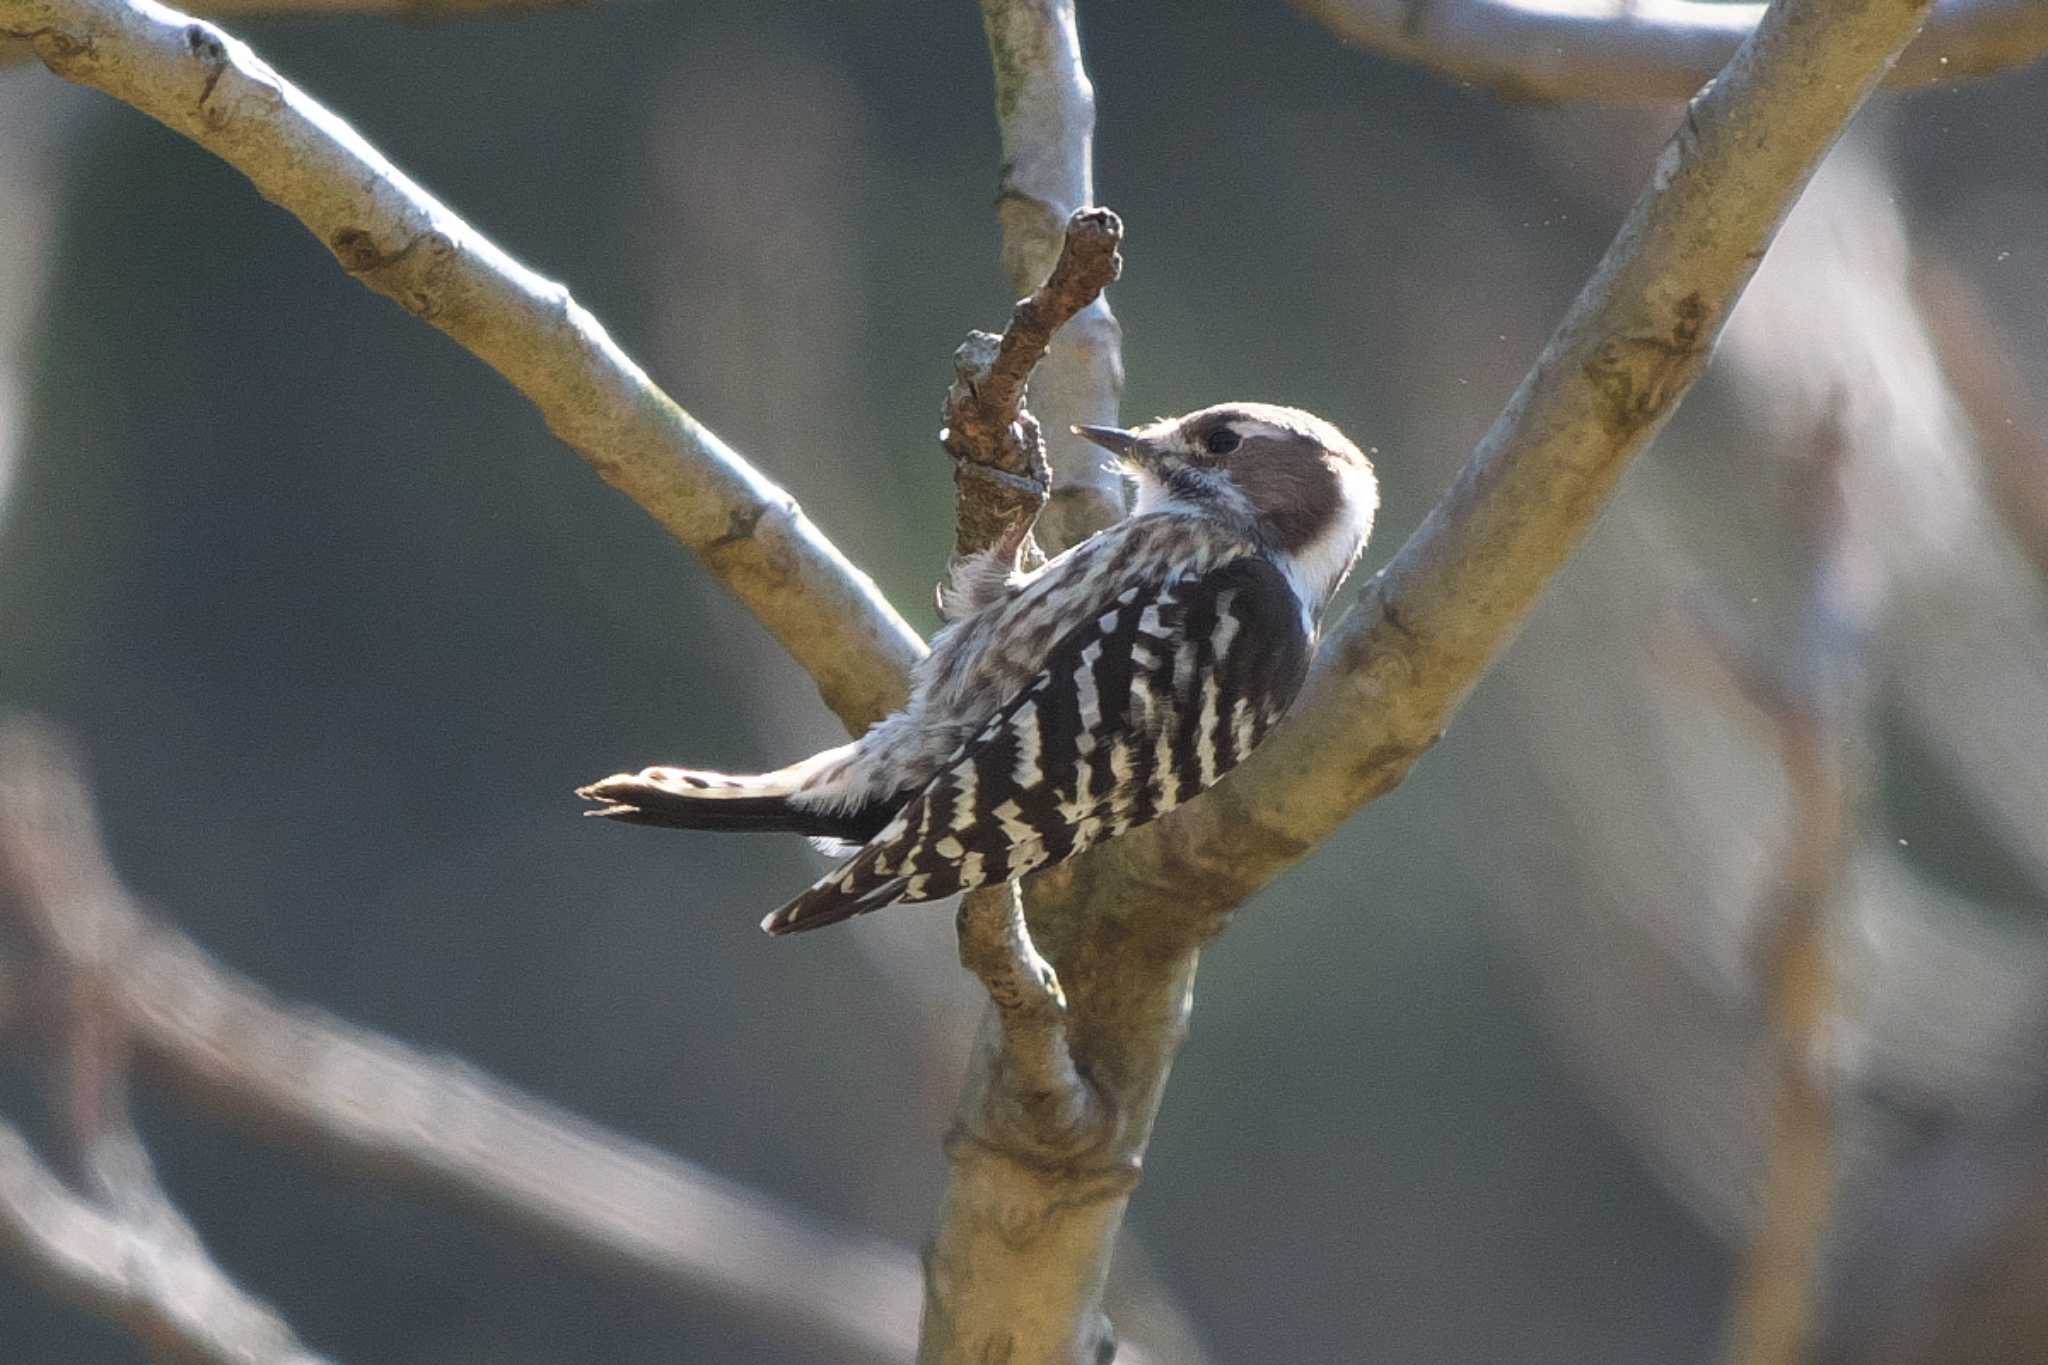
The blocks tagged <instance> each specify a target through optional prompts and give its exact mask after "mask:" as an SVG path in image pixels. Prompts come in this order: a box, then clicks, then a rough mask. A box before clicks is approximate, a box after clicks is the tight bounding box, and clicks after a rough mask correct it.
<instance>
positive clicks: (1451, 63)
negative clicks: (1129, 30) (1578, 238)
mask: <svg viewBox="0 0 2048 1365" xmlns="http://www.w3.org/2000/svg"><path fill="white" fill-rule="evenodd" d="M1294 4H1295V6H1296V8H1298V9H1300V10H1301V11H1302V12H1303V13H1304V14H1306V15H1308V16H1309V17H1311V18H1313V19H1316V20H1318V21H1320V22H1321V23H1323V24H1324V25H1325V26H1327V27H1328V28H1329V29H1330V30H1331V31H1332V32H1334V33H1335V34H1336V35H1337V36H1338V37H1339V38H1342V39H1343V40H1344V41H1345V42H1347V43H1355V44H1357V45H1359V46H1361V47H1365V48H1369V49H1371V50H1372V51H1375V52H1381V53H1385V54H1386V55H1387V56H1389V57H1394V58H1398V59H1400V60H1402V61H1407V62H1413V63H1416V64H1417V65H1419V66H1424V67H1427V68H1429V69H1430V70H1432V71H1435V72H1437V73H1439V74H1440V75H1443V76H1445V77H1447V78H1449V79H1451V80H1456V81H1462V82H1469V83H1471V84H1473V85H1478V86H1482V87H1485V88H1486V89H1489V90H1491V91H1493V92H1494V93H1495V94H1497V95H1500V96H1501V97H1503V98H1505V99H1511V100H1598V101H1601V102H1602V103H1608V104H1634V103H1645V102H1652V101H1676V100H1684V99H1689V98H1690V97H1691V96H1692V94H1693V92H1694V91H1696V90H1698V89H1699V88H1700V86H1702V85H1704V84H1705V83H1706V82H1707V81H1709V80H1711V79H1713V76H1714V73H1715V72H1717V71H1719V70H1720V69H1721V67H1722V66H1723V65H1724V64H1725V63H1726V62H1727V61H1728V59H1729V57H1731V56H1732V55H1734V52H1735V48H1736V45H1737V44H1739V43H1740V42H1741V41H1742V40H1743V38H1744V37H1745V36H1746V35H1747V34H1748V33H1749V32H1750V31H1751V30H1752V29H1754V28H1755V27H1756V24H1757V20H1758V19H1759V18H1761V17H1762V15H1763V12H1764V6H1763V5H1760V4H1726V3H1716V0H1624V3H1619V4H1617V3H1613V0H1563V2H1562V3H1560V2H1559V0H1294ZM2044 53H2048V9H2044V7H2043V6H2041V5H2039V4H2037V3H2035V0H1939V3H1937V4H1936V5H1935V6H1934V8H1933V9H1932V10H1931V11H1930V13H1929V15H1928V18H1927V26H1926V29H1925V31H1924V32H1922V33H1921V35H1920V37H1919V38H1918V39H1917V40H1916V41H1915V42H1914V43H1913V44H1912V45H1911V46H1910V47H1908V48H1907V49H1906V51H1905V53H1904V54H1903V55H1902V56H1901V57H1900V58H1899V60H1898V63H1897V64H1896V65H1895V66H1893V67H1892V69H1891V71H1890V73H1889V74H1888V75H1887V77H1886V83H1887V84H1889V85H1891V86H1893V87H1900V88H1905V87H1912V86H1921V85H1932V84H1935V83H1937V82H1947V81H1953V80H1956V79H1958V78H1960V77H1965V76H1988V75H1994V74H1996V73H1998V72H2001V71H2010V70H2012V69H2013V68H2015V67H2019V66H2024V65H2026V64H2028V63H2029V62H2034V61H2038V60H2039V59H2040V58H2041V56H2042V55H2043V54H2044Z"/></svg>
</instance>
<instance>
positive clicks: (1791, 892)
mask: <svg viewBox="0 0 2048 1365" xmlns="http://www.w3.org/2000/svg"><path fill="white" fill-rule="evenodd" d="M1857 453H1861V452H1857ZM1851 456H1852V452H1850V451H1849V450H1848V449H1847V446H1846V442H1845V439H1844V436H1843V433H1842V430H1841V427H1840V424H1839V422H1837V421H1836V420H1834V419H1833V418H1832V417H1825V418H1822V419H1821V422H1820V424H1819V425H1818V426H1817V427H1816V429H1815V430H1814V432H1813V433H1812V435H1811V438H1810V439H1809V442H1808V458H1807V460H1806V462H1805V463H1804V464H1803V465H1802V467H1801V469H1800V475H1801V478H1802V482H1803V486H1802V489H1801V499H1800V512H1801V517H1800V520H1801V523H1802V531H1803V536H1804V541H1805V543H1804V545H1803V546H1802V549H1803V550H1804V552H1805V555H1806V559H1807V586H1806V592H1805V596H1804V598H1803V600H1802V601H1801V603H1800V608H1799V614H1798V618H1797V638H1796V640H1795V642H1794V651H1795V652H1794V657H1793V658H1792V659H1791V660H1789V662H1788V665H1787V666H1786V667H1783V668H1779V669H1773V670H1762V669H1759V668H1758V667H1757V666H1756V664H1755V661H1754V660H1753V659H1752V658H1750V657H1749V656H1748V654H1747V653H1746V652H1745V651H1744V650H1743V649H1742V648H1741V647H1740V645H1739V642H1736V641H1734V640H1732V639H1731V638H1730V637H1729V636H1728V635H1727V633H1726V632H1725V631H1719V630H1715V629H1713V628H1711V627H1709V628H1708V629H1707V630H1705V631H1704V632H1703V633H1704V634H1705V635H1706V636H1707V639H1708V643H1709V645H1710V646H1711V647H1712V648H1713V650H1714V652H1715V654H1716V656H1717V658H1718V661H1719V663H1720V665H1721V667H1722V669H1723V670H1724V671H1725V672H1726V673H1727V674H1728V676H1729V677H1730V678H1732V679H1733V680H1734V681H1735V683H1736V685H1737V691H1738V692H1739V693H1740V694H1741V695H1742V696H1743V697H1744V698H1745V700H1747V701H1748V702H1749V704H1750V705H1752V706H1753V707H1755V709H1756V710H1757V712H1758V714H1760V715H1761V716H1762V717H1763V719H1764V720H1765V721H1767V722H1768V723H1769V724H1770V726H1771V729H1772V731H1773V733H1774V735H1775V738H1776V741H1777V750H1778V758H1779V763H1780V764H1781V766H1782V767H1783V769H1784V772H1785V783H1786V789H1787V791H1788V793H1789V796H1790V806H1791V819H1790V821H1789V822H1788V826H1787V830H1786V838H1785V847H1784V851H1783V854H1782V860H1783V861H1782V871H1781V872H1780V874H1779V877H1778V879H1777V884H1776V886H1775V887H1774V888H1773V893H1772V895H1771V897H1770V899H1769V902H1768V903H1767V904H1766V905H1765V906H1764V907H1763V910H1762V912H1761V913H1760V914H1759V915H1758V917H1757V922H1758V926H1759V934H1758V941H1757V943H1756V945H1755V946H1756V949H1757V952H1756V957H1757V977H1758V979H1760V980H1761V981H1762V983H1763V995H1764V1001H1763V1003H1764V1014H1765V1018H1766V1021H1767V1024H1768V1028H1769V1037H1770V1041H1771V1045H1772V1047H1773V1049H1774V1051H1775V1054H1776V1055H1775V1057H1774V1061H1775V1062H1776V1073H1777V1088H1776V1095H1775V1098H1774V1102H1773V1106H1772V1107H1773V1115H1772V1130H1771V1138H1770V1156H1769V1164H1768V1169H1767V1171H1766V1173H1765V1188H1764V1196H1763V1218H1762V1222H1761V1224H1760V1225H1759V1226H1758V1228H1757V1229H1756V1232H1755V1234H1754V1235H1753V1236H1752V1237H1751V1239H1750V1242H1749V1245H1748V1246H1747V1247H1746V1248H1745V1249H1744V1252H1743V1256H1742V1260H1741V1264H1740V1266H1739V1267H1738V1273H1737V1276H1736V1284H1735V1288H1734V1292H1733V1295H1732V1299H1731V1303H1730V1307H1729V1315H1728V1341H1727V1356H1726V1358H1727V1360H1728V1362H1729V1365H1799V1362H1800V1361H1802V1360H1804V1359H1805V1358H1806V1354H1807V1349H1808V1346H1809V1344H1810V1341H1811V1337H1812V1335H1813V1326H1814V1307H1815V1304H1816V1303H1817V1301H1818V1290H1819V1285H1818V1280H1819V1276H1820V1252H1821V1241H1822V1237H1823V1235H1824V1234H1825V1232H1826V1230H1827V1226H1828V1213H1829V1209H1830V1207H1831V1206H1832V1204H1833V1199H1834V1166H1835V1131H1834V1130H1835V1113H1834V1105H1833V1103H1832V1097H1831V1095H1830V1094H1829V1086H1828V1084H1827V1082H1826V1080H1825V1078H1823V1077H1822V1076H1820V1075H1818V1074H1816V1073H1817V1071H1818V1069H1819V1066H1820V1061H1821V1058H1822V1056H1823V1054H1824V1049H1825V1044H1826V1041H1827V1033H1828V1029H1829V1028H1830V1026H1831V1025H1832V1024H1833V1022H1834V1016H1835V1010H1836V1002H1837V994H1838V990H1837V986H1836V982H1835V972H1834V969H1833V966H1832V964H1831V963H1830V961H1829V953H1828V941H1827V930H1828V918H1829V914H1830V912H1831V911H1832V910H1833V909H1834V908H1835V907H1836V906H1837V904H1838V903H1839V901H1840V898H1841V895H1842V882H1843V878H1844V875H1845V873H1846V870H1847V867H1848V862H1849V855H1850V852H1851V849H1852V847H1853V844H1854V835H1855V811H1856V805H1857V795H1858V788H1859V785H1860V784H1859V783H1858V782H1857V780H1856V772H1855V770H1856V768H1857V766H1858V765H1857V761H1856V760H1857V757H1858V754H1859V752H1860V751H1861V750H1862V748H1863V747H1864V736H1863V735H1862V733H1861V730H1862V727H1863V725H1864V724H1865V719H1864V715H1863V710H1864V702H1865V699H1866V696H1867V692H1868V689H1867V686H1866V681H1867V680H1866V664H1865V660H1866V657H1867V652H1868V648H1869V643H1870V637H1871V634H1872V632H1873V631H1874V630H1875V629H1876V618H1877V616H1878V615H1879V613H1880V611H1881V608H1882V602H1883V598H1884V595H1885V594H1884V591H1883V586H1882V585H1883V580H1884V577H1885V575H1884V573H1883V570H1882V569H1881V568H1880V567H1879V566H1878V556H1877V554H1876V552H1875V551H1874V549H1873V547H1872V546H1870V545H1869V544H1868V543H1867V542H1866V539H1865V535H1866V532H1867V528H1859V527H1857V526H1856V525H1854V524H1853V523H1852V519H1851V516H1850V510H1849V505H1848V498H1847V496H1846V494H1845V491H1844V488H1843V471H1844V467H1845V465H1846V464H1847V462H1848V461H1849V459H1850V458H1851ZM1725 615H1726V614H1725V613H1724V614H1723V619H1725Z"/></svg>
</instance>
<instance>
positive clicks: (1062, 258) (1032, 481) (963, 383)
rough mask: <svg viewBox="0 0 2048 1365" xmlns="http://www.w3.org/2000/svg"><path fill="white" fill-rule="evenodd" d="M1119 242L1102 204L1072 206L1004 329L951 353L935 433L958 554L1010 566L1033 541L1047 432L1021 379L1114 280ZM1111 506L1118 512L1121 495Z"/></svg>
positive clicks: (1042, 494) (1119, 231)
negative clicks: (984, 555)
mask: <svg viewBox="0 0 2048 1365" xmlns="http://www.w3.org/2000/svg"><path fill="white" fill-rule="evenodd" d="M1123 239H1124V225H1123V223H1122V221H1121V220H1119V219H1118V218H1117V216H1116V215H1115V214H1114V213H1111V212H1110V211H1109V210H1108V209H1103V208H1082V209H1076V210H1075V211H1074V213H1073V216H1072V217H1070V218H1069V219H1068V220H1067V223H1066V228H1065V230H1064V232H1063V234H1062V236H1061V246H1060V253H1059V256H1058V258H1057V259H1056V260H1055V261H1054V262H1053V266H1052V269H1051V271H1050V272H1049V273H1048V274H1047V275H1046V277H1045V280H1044V282H1043V283H1042V284H1040V285H1038V287H1037V288H1035V289H1033V290H1032V291H1031V292H1030V293H1029V294H1027V295H1025V296H1024V297H1023V298H1021V299H1019V300H1018V301H1017V306H1016V308H1015V309H1013V310H1012V311H1011V314H1010V322H1009V325H1008V326H1007V327H1005V328H1003V333H1002V335H1001V336H995V335H992V334H991V333H988V332H970V333H968V336H967V340H966V341H965V342H963V343H962V344H961V346H960V349H959V350H958V351H956V352H955V353H954V357H953V365H954V371H955V379H954V382H953V386H952V387H951V388H950V389H948V390H947V391H946V425H945V428H944V429H943V430H942V431H940V433H939V440H940V442H941V443H942V444H944V446H945V447H946V453H947V454H949V455H951V456H952V457H953V485H954V490H955V494H956V497H957V501H958V516H957V528H956V530H955V533H954V553H955V554H957V555H969V554H974V553H976V552H978V551H982V550H994V551H995V552H996V554H997V555H998V556H999V557H1001V558H1002V559H1003V560H1004V561H1005V562H1006V563H1008V564H1010V565H1015V564H1016V563H1017V562H1018V559H1019V555H1020V552H1025V547H1026V546H1027V545H1030V544H1031V533H1032V528H1033V525H1034V523H1036V522H1037V520H1038V517H1039V514H1040V513H1041V512H1042V511H1044V510H1045V507H1046V503H1047V500H1048V495H1049V490H1050V489H1052V488H1053V487H1055V486H1056V485H1054V482H1053V472H1052V468H1051V464H1050V461H1049V460H1048V458H1047V456H1046V450H1045V439H1044V433H1043V431H1042V430H1041V429H1040V425H1039V422H1038V419H1037V418H1035V417H1033V416H1032V415H1031V414H1030V413H1029V412H1028V411H1026V410H1025V407H1024V390H1025V386H1026V385H1027V384H1028V383H1030V381H1031V377H1032V372H1033V371H1034V370H1035V369H1036V368H1037V367H1038V365H1039V364H1040V362H1041V361H1043V360H1045V359H1046V356H1047V348H1048V347H1050V346H1051V345H1052V340H1053V336H1054V334H1055V333H1057V332H1058V331H1059V330H1060V329H1061V328H1062V327H1064V326H1066V325H1067V323H1068V322H1069V321H1071V320H1072V319H1073V318H1074V317H1075V316H1076V315H1077V314H1079V313H1081V312H1083V311H1085V310H1086V309H1088V308H1090V307H1092V306H1093V305H1094V304H1095V303H1096V302H1097V301H1099V300H1100V299H1101V298H1102V293H1103V291H1104V290H1105V289H1107V288H1109V286H1110V285H1112V284H1114V283H1115V282H1116V277H1117V273H1118V272H1119V271H1120V270H1122V269H1123V257H1121V256H1119V255H1118V254H1117V248H1118V247H1119V246H1120V245H1122V243H1123ZM1070 436H1071V433H1070ZM1098 463H1099V461H1098ZM1116 511H1117V514H1118V515H1121V513H1122V504H1121V498H1119V502H1118V506H1117V509H1116ZM1024 557H1026V558H1029V557H1030V555H1029V552H1025V554H1024Z"/></svg>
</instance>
